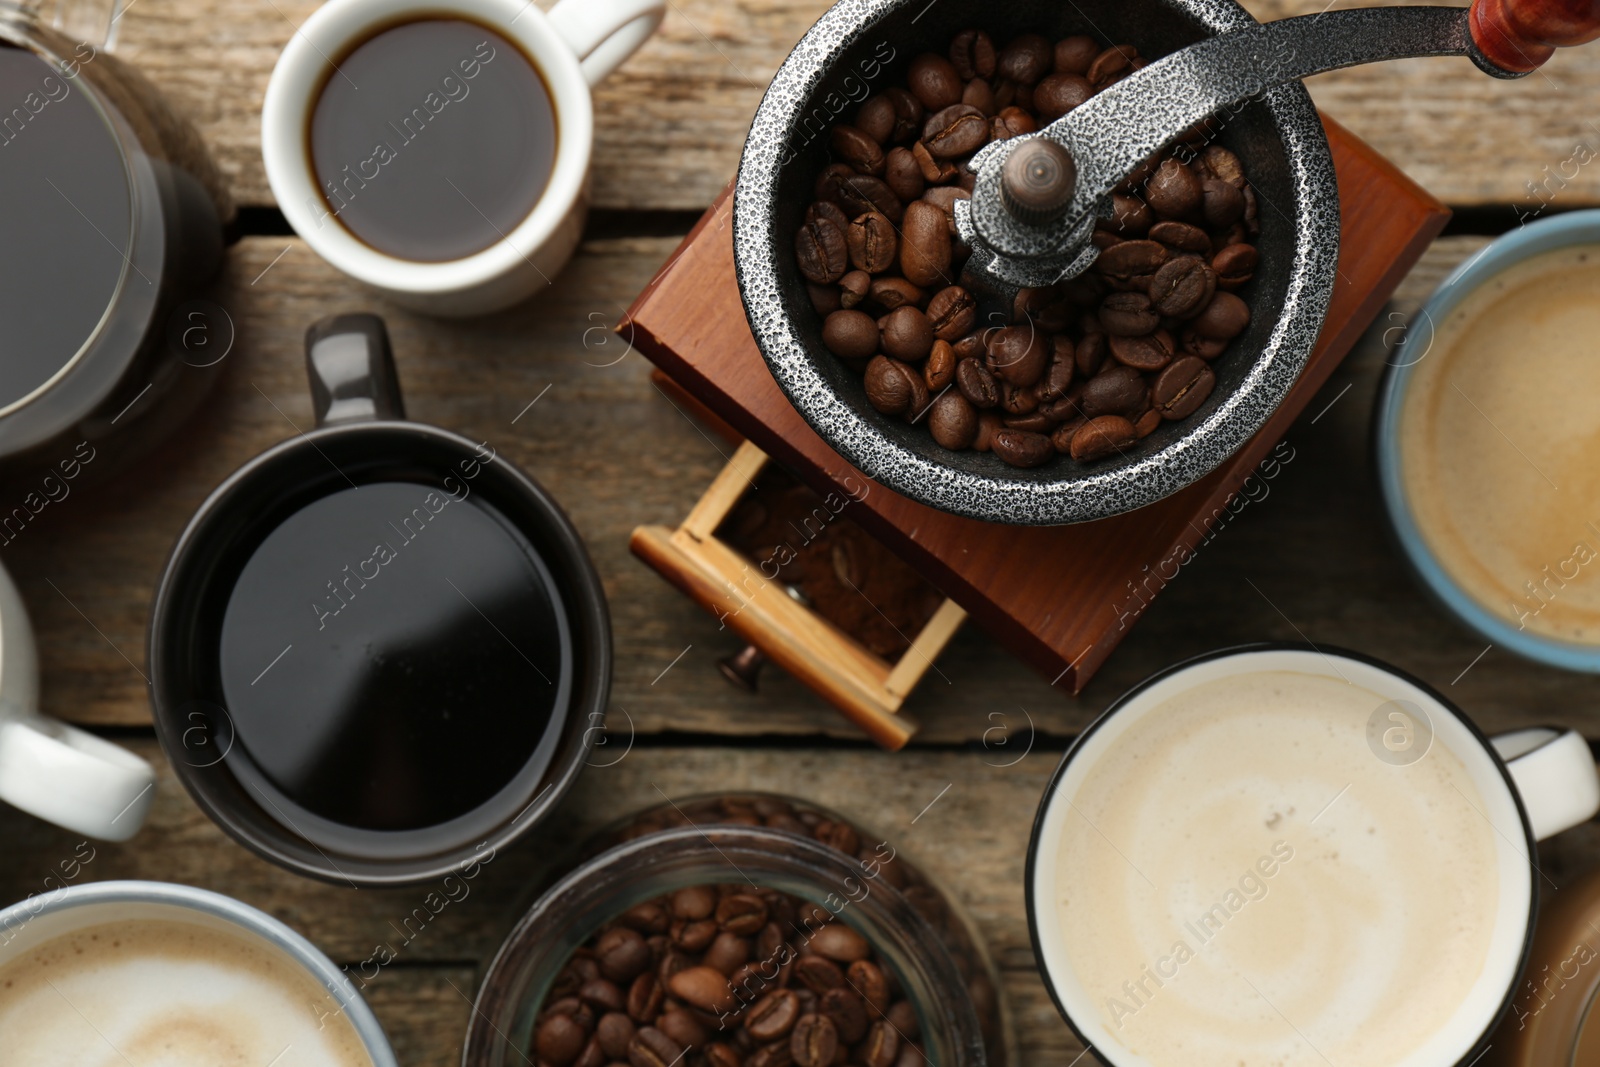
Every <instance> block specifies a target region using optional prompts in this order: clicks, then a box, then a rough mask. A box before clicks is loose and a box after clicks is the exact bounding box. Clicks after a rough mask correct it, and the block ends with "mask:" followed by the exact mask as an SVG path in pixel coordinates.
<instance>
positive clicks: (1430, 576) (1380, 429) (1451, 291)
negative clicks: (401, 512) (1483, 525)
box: [1373, 210, 1600, 673]
mask: <svg viewBox="0 0 1600 1067" xmlns="http://www.w3.org/2000/svg"><path fill="white" fill-rule="evenodd" d="M1577 245H1597V246H1600V210H1597V211H1574V212H1571V213H1568V214H1562V215H1556V216H1553V217H1551V218H1546V219H1540V220H1539V221H1537V222H1533V223H1530V224H1528V225H1526V226H1523V227H1521V228H1520V229H1518V230H1516V231H1515V232H1513V233H1509V234H1506V235H1505V236H1503V237H1501V238H1499V239H1498V240H1495V241H1493V242H1492V243H1490V244H1489V245H1487V246H1486V247H1485V248H1483V249H1482V250H1481V251H1480V252H1478V254H1476V255H1474V256H1473V257H1472V258H1470V259H1468V260H1467V261H1466V262H1465V263H1463V264H1461V266H1459V267H1457V268H1456V269H1455V270H1454V271H1453V272H1451V274H1450V276H1449V277H1448V278H1446V279H1445V280H1444V282H1443V283H1441V284H1440V286H1439V288H1438V289H1436V290H1435V291H1434V293H1433V295H1432V296H1431V297H1429V298H1428V301H1427V303H1425V304H1424V305H1423V307H1422V310H1421V312H1420V313H1419V314H1418V315H1417V316H1416V318H1415V320H1414V321H1413V322H1412V324H1411V327H1410V328H1409V329H1408V330H1407V331H1406V335H1405V337H1404V338H1403V339H1402V341H1401V344H1400V345H1399V346H1398V347H1397V348H1396V349H1395V352H1394V354H1393V355H1391V356H1390V357H1389V367H1388V370H1387V372H1386V373H1385V375H1384V379H1383V385H1382V388H1381V389H1380V390H1379V393H1378V403H1377V405H1376V408H1375V410H1374V413H1373V445H1374V447H1373V455H1374V457H1375V458H1376V461H1377V465H1378V481H1379V485H1380V487H1381V489H1382V492H1383V502H1384V507H1385V509H1386V510H1387V512H1388V516H1389V525H1390V529H1391V531H1392V532H1393V535H1394V538H1395V540H1396V542H1397V543H1398V544H1399V547H1400V550H1401V552H1402V554H1403V555H1404V556H1405V558H1406V561H1407V563H1409V564H1410V567H1411V570H1412V573H1413V574H1415V575H1416V577H1417V580H1418V581H1419V582H1420V583H1421V584H1422V586H1423V588H1424V589H1426V590H1427V592H1428V593H1430V594H1431V595H1432V597H1433V598H1434V599H1435V600H1436V601H1437V602H1439V603H1440V604H1442V605H1443V606H1444V608H1445V610H1446V611H1448V612H1449V613H1450V614H1452V615H1454V616H1455V617H1456V618H1457V619H1459V620H1460V621H1461V622H1462V623H1464V624H1465V625H1466V626H1468V627H1470V628H1471V629H1473V630H1476V631H1477V632H1478V633H1479V634H1482V635H1483V637H1484V639H1485V640H1487V641H1489V642H1491V643H1492V644H1493V645H1494V646H1495V647H1497V648H1507V649H1510V650H1511V651H1513V652H1516V653H1518V654H1520V655H1522V656H1525V657H1527V658H1529V659H1532V660H1536V661H1538V662H1541V663H1546V664H1549V665H1551V666H1554V667H1563V668H1566V669H1567V670H1574V671H1587V672H1592V673H1600V644H1593V645H1591V644H1580V643H1577V642H1572V641H1563V640H1560V639H1558V638H1555V637H1551V636H1548V635H1545V634H1542V633H1536V632H1534V631H1533V630H1531V629H1528V628H1526V627H1525V626H1519V625H1518V623H1517V622H1516V621H1515V620H1512V619H1510V618H1508V617H1507V616H1505V615H1503V614H1500V613H1498V612H1495V611H1494V610H1492V609H1491V608H1489V607H1487V606H1485V605H1484V604H1483V603H1482V601H1480V600H1479V599H1477V598H1475V597H1474V596H1472V595H1471V594H1470V593H1469V592H1468V591H1467V589H1466V588H1465V586H1464V585H1463V584H1462V583H1461V582H1460V580H1459V579H1458V577H1457V576H1456V575H1454V574H1452V573H1451V572H1450V570H1449V569H1447V568H1446V567H1445V565H1444V564H1443V563H1442V562H1441V561H1440V559H1439V557H1438V555H1437V554H1436V553H1435V552H1434V551H1433V550H1432V549H1431V548H1430V547H1429V545H1428V543H1427V541H1426V540H1425V538H1424V536H1423V534H1422V531H1421V528H1420V526H1419V524H1418V520H1417V516H1416V513H1415V510H1414V508H1413V507H1412V502H1411V501H1410V499H1409V498H1408V494H1407V489H1406V484H1405V480H1404V466H1405V465H1404V462H1403V460H1404V455H1403V444H1402V438H1401V419H1402V418H1403V417H1404V411H1405V407H1406V396H1407V390H1408V389H1410V388H1411V387H1412V386H1413V383H1414V382H1415V381H1416V379H1417V373H1416V371H1417V368H1418V367H1419V365H1421V364H1422V362H1423V360H1424V359H1426V358H1428V356H1429V354H1430V351H1431V350H1432V348H1433V346H1434V341H1435V330H1436V329H1437V328H1438V326H1439V325H1440V324H1442V323H1445V322H1447V321H1448V320H1449V318H1450V316H1451V315H1453V314H1454V313H1456V312H1457V311H1458V310H1459V309H1461V308H1462V307H1464V306H1465V305H1467V303H1468V302H1469V301H1471V300H1473V299H1474V297H1475V296H1476V295H1477V294H1478V293H1479V291H1480V290H1481V289H1482V287H1483V286H1484V285H1485V284H1487V283H1489V282H1491V281H1492V280H1493V279H1495V278H1496V277H1498V276H1499V275H1501V274H1503V273H1504V272H1505V271H1507V270H1509V269H1511V268H1512V267H1515V266H1517V265H1518V264H1520V263H1523V262H1524V261H1526V260H1529V259H1532V258H1533V257H1535V256H1539V255H1543V254H1545V253H1548V252H1556V251H1559V250H1561V249H1565V248H1570V247H1573V246H1577ZM1513 355H1514V354H1513ZM1434 358H1438V356H1437V354H1436V355H1435V357H1434ZM1596 417H1597V420H1600V412H1597V416H1596ZM1595 511H1596V514H1600V501H1596V502H1595ZM1530 577H1536V576H1530Z"/></svg>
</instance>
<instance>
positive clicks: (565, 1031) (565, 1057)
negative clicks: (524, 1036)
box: [533, 1014, 589, 1065]
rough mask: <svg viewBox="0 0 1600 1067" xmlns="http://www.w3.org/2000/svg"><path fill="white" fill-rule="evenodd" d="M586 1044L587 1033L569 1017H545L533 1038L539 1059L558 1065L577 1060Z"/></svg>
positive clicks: (548, 1015)
mask: <svg viewBox="0 0 1600 1067" xmlns="http://www.w3.org/2000/svg"><path fill="white" fill-rule="evenodd" d="M588 1042H589V1033H588V1031H587V1030H585V1029H584V1028H583V1027H582V1026H580V1025H579V1024H578V1021H577V1020H576V1019H574V1018H573V1017H572V1016H570V1015H550V1014H547V1015H545V1017H544V1021H542V1022H541V1023H540V1024H539V1029H538V1030H537V1031H535V1032H534V1037H533V1047H534V1048H535V1049H536V1050H537V1051H538V1053H539V1058H540V1059H542V1060H548V1061H549V1062H551V1063H553V1064H560V1065H565V1064H569V1063H571V1062H572V1061H573V1060H575V1059H577V1058H578V1054H579V1053H580V1052H582V1051H583V1046H584V1045H586V1044H588Z"/></svg>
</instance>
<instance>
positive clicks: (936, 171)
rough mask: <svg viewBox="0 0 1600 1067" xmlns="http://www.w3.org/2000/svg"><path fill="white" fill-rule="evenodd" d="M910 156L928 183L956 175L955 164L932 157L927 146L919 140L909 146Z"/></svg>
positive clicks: (945, 179) (948, 178) (950, 179)
mask: <svg viewBox="0 0 1600 1067" xmlns="http://www.w3.org/2000/svg"><path fill="white" fill-rule="evenodd" d="M911 158H912V160H913V161H915V162H916V164H917V170H918V171H919V172H920V173H921V174H922V180H923V181H924V182H927V183H928V184H929V185H938V184H940V183H942V182H948V181H952V180H953V179H954V178H955V176H956V165H955V164H954V163H951V162H950V161H949V160H943V159H936V158H934V155H933V153H932V152H930V151H928V146H927V145H925V144H923V143H922V142H921V141H918V142H917V143H916V144H914V145H912V146H911Z"/></svg>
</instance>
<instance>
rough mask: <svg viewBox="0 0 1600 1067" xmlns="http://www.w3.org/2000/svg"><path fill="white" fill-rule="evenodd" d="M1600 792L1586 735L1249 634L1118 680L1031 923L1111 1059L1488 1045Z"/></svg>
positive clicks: (1309, 1061) (1032, 886)
mask: <svg viewBox="0 0 1600 1067" xmlns="http://www.w3.org/2000/svg"><path fill="white" fill-rule="evenodd" d="M1597 810H1600V776H1597V775H1596V770H1595V765H1594V760H1593V758H1592V756H1591V754H1590V752H1589V748H1588V745H1587V743H1585V741H1584V740H1583V738H1582V737H1581V736H1580V735H1578V734H1576V733H1574V732H1571V731H1566V732H1563V731H1559V730H1546V729H1534V730H1522V731H1518V732H1517V733H1514V734H1508V735H1504V736H1502V737H1498V738H1495V739H1494V740H1492V741H1491V740H1490V739H1489V738H1486V737H1485V736H1483V734H1481V733H1480V732H1479V731H1478V729H1477V728H1476V727H1475V726H1473V725H1472V723H1471V722H1470V721H1469V720H1468V719H1466V718H1465V716H1463V715H1462V713H1461V712H1460V711H1459V710H1457V709H1456V708H1454V707H1453V706H1451V705H1450V704H1449V703H1447V702H1446V701H1445V700H1444V699H1443V698H1442V697H1440V696H1439V695H1438V694H1436V693H1434V692H1433V691H1432V690H1430V689H1428V688H1427V687H1426V686H1424V685H1422V684H1421V683H1420V682H1417V681H1415V680H1413V679H1411V678H1409V677H1407V676H1405V675H1403V674H1402V673H1400V672H1398V671H1396V670H1394V669H1393V668H1390V667H1388V666H1386V665H1384V664H1381V663H1378V662H1376V661H1374V660H1370V659H1367V658H1365V657H1362V656H1358V655H1356V654H1353V653H1347V652H1330V651H1323V650H1318V649H1315V648H1311V647H1303V646H1250V647H1247V648H1244V649H1237V650H1229V651H1225V652H1219V653H1216V654H1213V655H1211V656H1206V657H1202V658H1200V659H1198V660H1193V661H1190V662H1188V663H1185V664H1181V665H1179V666H1177V667H1174V668H1172V669H1171V670H1169V671H1167V672H1165V673H1163V674H1160V675H1157V676H1155V677H1153V678H1151V679H1149V680H1147V681H1146V682H1144V683H1143V684H1141V685H1140V686H1139V687H1137V688H1136V689H1134V690H1133V691H1132V692H1130V693H1128V694H1127V695H1125V696H1124V697H1122V698H1121V699H1120V700H1119V701H1118V702H1117V703H1115V704H1114V705H1113V706H1112V707H1111V708H1110V709H1108V710H1107V711H1106V713H1105V714H1104V715H1102V716H1101V717H1100V719H1099V720H1097V721H1096V723H1095V724H1094V725H1093V726H1092V727H1091V728H1090V729H1089V730H1088V731H1087V732H1086V733H1085V734H1084V735H1083V736H1082V737H1080V738H1079V739H1078V741H1077V742H1076V743H1075V744H1074V745H1073V747H1072V749H1071V750H1070V751H1069V752H1068V753H1067V755H1066V756H1065V757H1064V758H1063V760H1062V763H1061V766H1060V767H1059V768H1058V769H1057V771H1056V774H1055V777H1054V778H1053V779H1052V781H1051V784H1050V786H1049V787H1048V788H1047V789H1046V791H1045V795H1044V799H1043V801H1042V803H1041V805H1040V809H1039V814H1038V817H1037V820H1036V822H1035V825H1034V832H1033V840H1032V843H1031V845H1030V847H1029V856H1028V873H1027V892H1028V913H1029V924H1030V928H1031V931H1032V934H1033V940H1034V950H1035V952H1036V954H1037V956H1038V959H1039V964H1040V968H1041V970H1042V972H1043V974H1044V977H1045V979H1046V984H1047V986H1048V987H1049V988H1050V991H1051V994H1052V996H1053V997H1054V998H1055V1001H1056V1005H1057V1007H1058V1008H1059V1009H1060V1011H1061V1013H1062V1015H1063V1016H1064V1017H1065V1018H1066V1019H1067V1021H1068V1023H1069V1024H1070V1025H1071V1026H1072V1028H1073V1029H1074V1030H1075V1031H1076V1032H1077V1034H1078V1036H1079V1037H1080V1038H1081V1039H1082V1040H1083V1042H1084V1043H1085V1045H1087V1046H1089V1047H1090V1048H1092V1049H1093V1050H1094V1052H1095V1053H1096V1054H1097V1055H1098V1056H1099V1057H1100V1058H1101V1059H1102V1060H1103V1061H1105V1062H1106V1063H1108V1064H1111V1065H1113V1067H1237V1065H1240V1064H1249V1065H1258V1064H1259V1065H1266V1064H1271V1065H1274V1067H1302V1065H1303V1067H1313V1065H1314V1067H1327V1065H1328V1064H1334V1065H1337V1067H1344V1065H1346V1064H1349V1065H1360V1067H1452V1065H1457V1064H1463V1065H1464V1064H1467V1063H1470V1062H1472V1056H1473V1055H1475V1054H1477V1053H1478V1052H1479V1051H1480V1050H1481V1049H1482V1048H1483V1046H1484V1043H1485V1042H1486V1041H1487V1039H1488V1035H1489V1033H1490V1031H1492V1030H1493V1028H1494V1025H1495V1023H1496V1022H1497V1020H1498V1019H1499V1018H1500V1017H1501V1015H1502V1014H1503V1013H1504V1012H1505V1009H1506V1007H1507V1005H1508V1003H1509V1001H1510V997H1511V995H1512V992H1513V989H1514V987H1515V986H1516V984H1517V981H1518V975H1519V972H1520V970H1521V967H1522V964H1523V962H1524V960H1525V959H1526V954H1527V951H1528V944H1529V939H1530V936H1531V933H1532V929H1533V920H1534V913H1535V907H1536V901H1537V898H1538V885H1537V883H1538V882H1539V881H1540V879H1541V875H1540V872H1539V871H1538V869H1537V866H1536V864H1537V853H1536V852H1535V844H1536V842H1537V841H1538V840H1542V839H1543V838H1545V837H1549V836H1551V835H1553V834H1556V833H1559V832H1561V831H1562V830H1565V829H1568V828H1570V827H1572V826H1575V825H1577V824H1579V823H1581V822H1584V821H1585V820H1587V819H1589V818H1591V817H1592V816H1593V815H1594V814H1595V812H1596V811H1597Z"/></svg>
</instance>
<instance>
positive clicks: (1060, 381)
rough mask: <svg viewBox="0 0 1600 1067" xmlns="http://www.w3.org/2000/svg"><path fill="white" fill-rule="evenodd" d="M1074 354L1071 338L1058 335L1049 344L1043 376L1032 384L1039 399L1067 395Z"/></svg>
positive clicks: (1056, 398) (1057, 397)
mask: <svg viewBox="0 0 1600 1067" xmlns="http://www.w3.org/2000/svg"><path fill="white" fill-rule="evenodd" d="M1075 356H1076V353H1075V351H1074V345H1073V344H1072V341H1071V339H1070V338H1067V337H1064V336H1058V337H1057V338H1056V339H1055V341H1054V343H1053V344H1052V346H1051V352H1050V362H1049V363H1048V364H1047V365H1046V366H1045V371H1044V376H1043V377H1042V378H1040V379H1039V381H1038V382H1036V383H1035V384H1034V390H1035V391H1036V392H1037V393H1038V394H1039V399H1040V400H1041V401H1045V400H1058V399H1060V398H1061V397H1063V396H1066V395H1067V390H1068V389H1071V388H1072V376H1073V370H1074V361H1075Z"/></svg>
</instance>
